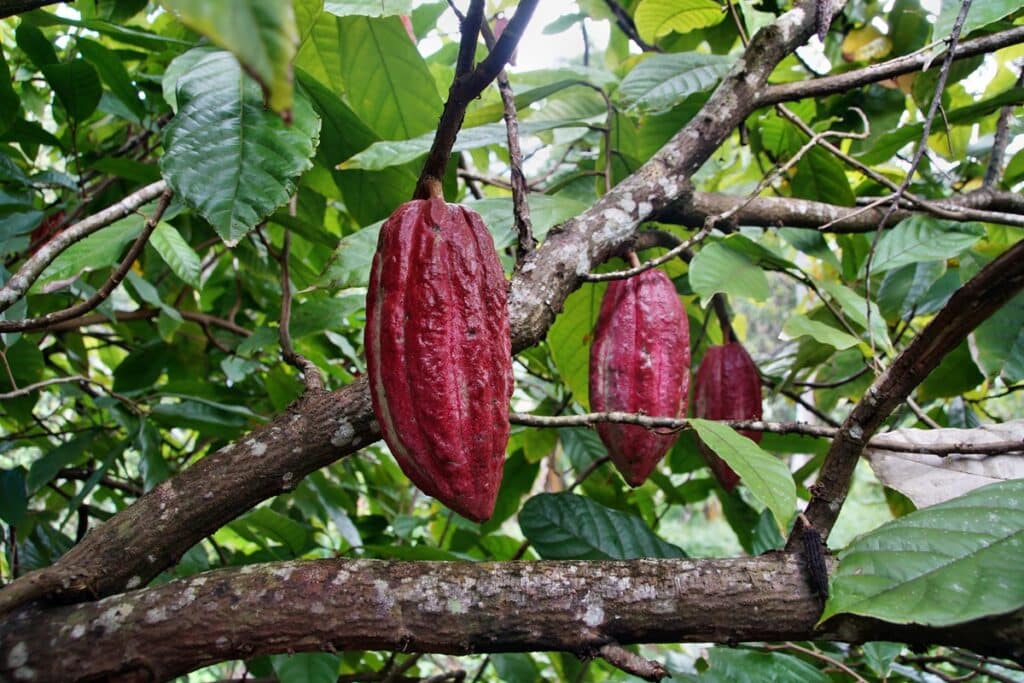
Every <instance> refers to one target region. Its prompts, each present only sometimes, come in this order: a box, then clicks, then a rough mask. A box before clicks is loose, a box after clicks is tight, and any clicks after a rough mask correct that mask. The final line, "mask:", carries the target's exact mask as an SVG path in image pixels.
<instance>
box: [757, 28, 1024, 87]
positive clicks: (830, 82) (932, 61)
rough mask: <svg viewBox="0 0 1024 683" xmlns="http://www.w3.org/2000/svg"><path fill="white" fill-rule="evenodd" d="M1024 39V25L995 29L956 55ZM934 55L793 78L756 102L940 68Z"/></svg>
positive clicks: (922, 53) (923, 53) (919, 54)
mask: <svg viewBox="0 0 1024 683" xmlns="http://www.w3.org/2000/svg"><path fill="white" fill-rule="evenodd" d="M1021 42H1024V26H1015V27H1014V28H1011V29H1007V30H1005V31H1000V32H998V33H993V34H991V35H987V36H982V37H981V38H974V39H973V40H965V41H964V42H962V43H960V44H959V45H957V47H956V49H955V51H954V54H953V58H954V59H966V58H967V57H974V56H977V55H982V54H987V53H989V52H994V51H996V50H999V49H1001V48H1004V47H1008V46H1010V45H1016V44H1017V43H1021ZM944 54H945V53H943V55H939V56H938V57H936V56H934V55H932V54H931V53H930V52H927V51H918V52H915V53H913V54H910V55H905V56H903V57H897V58H895V59H890V60H889V61H887V62H881V63H879V64H872V65H871V66H867V67H864V68H863V69H857V70H856V71H848V72H846V73H843V74H837V75H835V76H822V77H821V78H816V79H814V80H810V81H794V82H792V83H780V84H778V85H771V86H768V87H767V88H765V89H764V90H762V91H761V92H760V93H759V94H758V95H757V103H756V104H757V106H758V107H764V106H767V105H770V104H778V103H779V102H791V101H793V100H802V99H804V98H813V97H823V96H825V95H834V94H835V93H841V92H846V91H848V90H853V89H854V88H859V87H861V86H864V85H869V84H871V83H878V82H880V81H884V80H887V79H890V78H895V77H896V76H902V75H903V74H908V73H912V72H914V71H920V70H921V69H926V68H928V69H932V68H938V67H939V66H940V65H941V64H942V58H943V56H944Z"/></svg>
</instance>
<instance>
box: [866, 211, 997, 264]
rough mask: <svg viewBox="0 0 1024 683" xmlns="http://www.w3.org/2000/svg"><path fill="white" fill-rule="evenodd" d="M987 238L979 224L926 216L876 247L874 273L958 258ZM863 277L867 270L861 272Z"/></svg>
mask: <svg viewBox="0 0 1024 683" xmlns="http://www.w3.org/2000/svg"><path fill="white" fill-rule="evenodd" d="M984 236H985V229H984V227H982V226H981V225H979V224H977V223H959V222H956V221H947V220H943V219H941V218H934V217H932V216H925V215H923V214H919V215H915V216H911V217H910V218H907V219H906V220H904V221H901V222H900V223H899V224H898V225H896V226H895V227H893V228H891V229H889V230H886V231H885V232H884V233H883V234H882V236H881V237H880V238H879V240H878V244H877V245H876V246H875V254H874V258H872V260H871V272H872V273H882V272H885V271H887V270H892V269H893V268H899V267H901V266H905V265H908V264H910V263H918V262H921V261H944V260H946V259H950V258H955V257H957V256H959V255H960V254H961V253H962V252H963V251H965V250H966V249H969V248H970V247H971V246H973V245H974V244H975V243H976V242H977V241H978V240H980V239H981V238H982V237H984ZM861 271H862V274H863V271H864V268H862V269H861Z"/></svg>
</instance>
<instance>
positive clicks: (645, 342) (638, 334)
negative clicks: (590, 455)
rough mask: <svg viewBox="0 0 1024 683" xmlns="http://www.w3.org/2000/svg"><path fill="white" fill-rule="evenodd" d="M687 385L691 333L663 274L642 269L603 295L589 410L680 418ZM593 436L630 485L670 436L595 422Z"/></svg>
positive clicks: (646, 473)
mask: <svg viewBox="0 0 1024 683" xmlns="http://www.w3.org/2000/svg"><path fill="white" fill-rule="evenodd" d="M689 384H690V327H689V322H688V321H687V318H686V310H685V309H684V308H683V305H682V303H681V302H680V301H679V296H678V295H677V294H676V289H675V287H674V286H673V285H672V281H671V280H669V278H668V276H667V275H665V273H663V272H661V271H660V270H657V269H651V270H646V271H644V272H642V273H640V274H639V275H637V276H635V277H631V278H628V279H626V280H613V281H612V282H611V284H609V285H608V289H607V290H605V294H604V299H603V300H602V301H601V312H600V314H599V315H598V318H597V327H596V329H595V331H594V342H593V344H592V346H591V347H590V407H591V408H592V409H593V410H595V411H598V412H604V411H612V410H620V411H625V412H629V413H643V414H645V415H652V416H657V417H679V416H681V415H682V414H683V411H684V410H685V409H686V396H687V392H688V390H689ZM597 433H598V435H599V436H600V437H601V441H602V442H604V445H605V446H606V447H607V448H608V454H609V455H610V456H611V459H612V462H613V463H615V466H616V467H617V468H618V470H619V472H621V473H622V476H623V477H625V479H626V481H627V482H629V485H630V486H639V485H640V484H642V483H644V481H645V480H646V479H647V477H648V476H649V475H650V473H651V471H652V470H653V469H654V467H655V466H656V465H657V464H658V461H659V460H661V458H662V457H663V456H664V455H665V453H666V452H667V451H668V449H669V448H671V447H672V444H673V443H674V442H675V440H676V438H677V435H676V434H674V433H661V432H658V431H655V430H650V429H646V428H645V427H640V426H638V425H625V424H613V423H608V422H602V423H599V424H598V425H597Z"/></svg>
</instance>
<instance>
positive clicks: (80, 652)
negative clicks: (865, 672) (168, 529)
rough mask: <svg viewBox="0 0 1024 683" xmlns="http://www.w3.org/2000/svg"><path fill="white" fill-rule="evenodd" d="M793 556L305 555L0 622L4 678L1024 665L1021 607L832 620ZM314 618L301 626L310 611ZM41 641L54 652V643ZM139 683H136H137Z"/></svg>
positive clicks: (32, 610)
mask: <svg viewBox="0 0 1024 683" xmlns="http://www.w3.org/2000/svg"><path fill="white" fill-rule="evenodd" d="M805 572H806V570H805V569H804V568H803V567H802V563H801V561H800V559H799V558H798V557H793V556H788V555H783V554H778V553H776V554H769V555H764V556H761V557H756V558H744V559H731V560H633V561H629V562H606V561H600V562H596V561H572V562H550V561H545V562H502V563H472V562H384V561H377V560H317V561H297V562H281V563H274V564H263V565H249V566H246V567H241V568H237V569H227V570H219V571H214V572H208V573H205V574H200V575H198V576H194V577H190V578H188V579H183V580H179V581H174V582H171V583H168V584H163V585H161V586H156V587H153V588H148V589H145V590H140V591H134V592H130V593H125V594H123V595H118V596H114V597H111V598H107V599H105V600H102V601H99V602H94V603H90V604H86V605H81V606H77V607H52V608H47V609H40V608H38V607H31V608H27V609H25V610H23V611H21V612H19V613H18V614H16V615H14V616H12V617H11V618H9V619H7V620H6V621H4V622H3V623H2V624H0V651H3V652H6V653H8V654H7V656H6V657H5V658H3V659H2V660H0V676H7V677H9V678H10V679H11V680H29V676H30V675H31V676H32V679H33V680H54V681H56V680H73V679H79V678H87V679H90V680H96V679H100V678H106V677H108V676H113V675H119V676H122V677H123V678H119V679H118V680H165V679H168V678H171V677H173V676H178V675H181V674H184V673H186V672H188V671H191V670H193V669H195V668H197V667H200V666H203V665H206V664H209V663H212V662H217V661H223V660H227V659H239V658H249V657H253V656H258V655H262V654H269V653H276V652H299V651H310V650H322V651H333V650H338V651H341V650H362V649H369V650H395V651H415V652H438V653H448V654H469V653H482V652H510V651H552V650H556V651H566V652H574V653H577V654H580V655H582V656H588V655H592V654H593V653H597V652H600V650H601V648H602V647H603V646H605V645H607V644H609V643H618V644H621V645H628V644H632V643H659V642H672V643H679V642H717V643H731V642H738V641H784V640H839V641H847V642H863V641H868V640H895V641H901V642H906V643H910V644H915V645H933V644H956V645H958V646H961V647H967V648H970V649H972V650H975V651H977V652H980V653H984V654H989V655H994V656H1000V657H1016V658H1020V657H1022V656H1024V610H1018V611H1017V612H1013V613H1010V614H1007V615H1003V616H1000V617H990V618H987V619H983V620H979V621H976V622H972V623H968V624H961V625H957V626H952V627H944V628H928V627H923V626H915V625H897V624H887V623H884V622H880V621H876V620H870V619H864V618H858V617H852V616H840V617H836V618H834V619H831V620H829V621H828V622H827V623H825V624H824V625H822V626H820V627H816V626H815V623H816V621H817V618H818V615H819V613H820V601H819V598H818V597H817V596H816V595H815V594H814V593H813V592H812V590H811V587H810V586H809V584H808V582H807V577H806V575H805ZM311 616H312V617H313V618H312V619H311V618H310V617H311ZM53 643H59V644H60V645H59V648H57V649H55V648H54V647H53V645H52V644H53ZM147 677H148V678H147Z"/></svg>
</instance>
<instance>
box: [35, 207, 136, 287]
mask: <svg viewBox="0 0 1024 683" xmlns="http://www.w3.org/2000/svg"><path fill="white" fill-rule="evenodd" d="M143 220H144V219H143V218H142V216H139V215H132V216H128V217H127V218H122V219H121V220H119V221H117V222H116V223H112V224H111V225H109V226H107V227H105V228H103V229H102V230H100V231H98V232H94V233H93V234H91V235H89V236H88V237H86V238H85V239H83V240H82V241H81V242H76V243H74V244H72V245H71V246H70V247H68V248H67V249H65V250H64V251H62V252H61V254H60V256H58V257H57V258H55V259H54V260H53V262H52V263H51V264H50V265H49V266H47V268H46V270H44V271H43V274H42V275H41V276H40V277H39V279H38V280H37V281H36V283H35V284H34V285H33V291H39V289H40V288H41V286H42V285H44V284H46V283H48V282H52V281H54V280H63V279H66V278H69V277H72V276H74V275H80V274H82V273H87V272H90V271H94V270H100V269H103V268H109V267H110V266H112V265H114V264H115V263H117V262H118V261H119V260H120V258H121V253H122V252H123V251H124V248H125V247H126V246H128V243H129V242H131V241H132V240H134V239H135V238H136V237H138V236H139V233H140V232H142V223H143Z"/></svg>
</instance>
